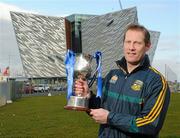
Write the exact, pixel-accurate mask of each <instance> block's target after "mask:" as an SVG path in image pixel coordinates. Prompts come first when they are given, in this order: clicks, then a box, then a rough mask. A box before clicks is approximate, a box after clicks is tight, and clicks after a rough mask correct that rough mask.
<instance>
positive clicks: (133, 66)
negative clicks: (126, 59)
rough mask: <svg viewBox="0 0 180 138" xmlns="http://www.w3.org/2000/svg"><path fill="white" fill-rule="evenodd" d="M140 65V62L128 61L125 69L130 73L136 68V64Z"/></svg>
mask: <svg viewBox="0 0 180 138" xmlns="http://www.w3.org/2000/svg"><path fill="white" fill-rule="evenodd" d="M139 65H140V63H138V64H135V65H133V64H130V63H127V71H128V73H131V72H132V71H133V70H134V69H135V68H137V67H138V66H139Z"/></svg>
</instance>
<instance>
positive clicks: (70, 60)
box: [65, 50, 75, 100]
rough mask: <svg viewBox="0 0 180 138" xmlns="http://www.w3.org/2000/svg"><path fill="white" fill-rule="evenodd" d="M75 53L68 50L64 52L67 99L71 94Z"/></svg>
mask: <svg viewBox="0 0 180 138" xmlns="http://www.w3.org/2000/svg"><path fill="white" fill-rule="evenodd" d="M74 64H75V53H74V52H73V51H71V50H68V51H67V53H66V59H65V65H66V74H67V84H68V88H67V99H68V100H69V98H70V96H71V95H72V94H73V76H74Z"/></svg>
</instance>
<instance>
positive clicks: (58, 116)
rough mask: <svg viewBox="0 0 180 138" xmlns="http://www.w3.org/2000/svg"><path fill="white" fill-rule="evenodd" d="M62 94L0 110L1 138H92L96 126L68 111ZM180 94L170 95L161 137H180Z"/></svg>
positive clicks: (18, 103)
mask: <svg viewBox="0 0 180 138" xmlns="http://www.w3.org/2000/svg"><path fill="white" fill-rule="evenodd" d="M65 104H66V99H65V95H61V96H51V97H48V96H44V97H43V96H42V97H27V98H21V99H19V100H17V101H15V102H14V103H12V104H8V105H6V106H3V107H0V138H11V137H13V138H19V137H22V138H34V137H36V138H37V137H38V138H58V137H61V138H71V137H72V138H94V137H97V134H98V127H99V125H98V124H96V123H94V121H93V120H92V119H91V118H90V117H88V115H87V114H86V113H84V112H76V111H68V110H64V109H63V107H64V105H65ZM179 107H180V94H175V93H173V94H172V97H171V104H170V108H169V110H168V115H167V117H166V121H165V124H164V127H163V129H162V131H161V134H160V137H162V138H178V137H180V131H179V130H180V117H179V116H180V110H179Z"/></svg>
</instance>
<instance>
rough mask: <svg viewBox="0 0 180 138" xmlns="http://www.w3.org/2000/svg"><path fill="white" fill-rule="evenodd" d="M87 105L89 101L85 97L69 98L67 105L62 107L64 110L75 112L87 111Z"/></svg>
mask: <svg viewBox="0 0 180 138" xmlns="http://www.w3.org/2000/svg"><path fill="white" fill-rule="evenodd" d="M88 104H89V100H88V99H87V98H85V97H81V96H71V97H70V99H69V100H68V104H67V105H66V106H64V109H67V110H76V111H89V108H88Z"/></svg>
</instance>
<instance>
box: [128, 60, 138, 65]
mask: <svg viewBox="0 0 180 138" xmlns="http://www.w3.org/2000/svg"><path fill="white" fill-rule="evenodd" d="M127 62H128V64H131V65H134V66H136V65H138V64H139V63H140V61H127Z"/></svg>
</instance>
